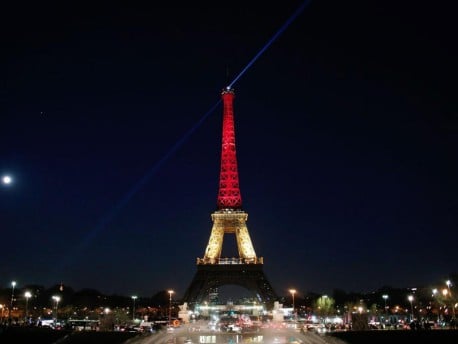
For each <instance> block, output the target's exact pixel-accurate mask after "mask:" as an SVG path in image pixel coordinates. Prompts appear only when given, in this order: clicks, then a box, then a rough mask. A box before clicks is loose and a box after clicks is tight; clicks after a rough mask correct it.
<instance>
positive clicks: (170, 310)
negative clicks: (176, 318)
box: [167, 290, 174, 326]
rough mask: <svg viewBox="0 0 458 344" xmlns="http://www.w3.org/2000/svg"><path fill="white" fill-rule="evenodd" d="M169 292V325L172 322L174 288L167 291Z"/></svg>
mask: <svg viewBox="0 0 458 344" xmlns="http://www.w3.org/2000/svg"><path fill="white" fill-rule="evenodd" d="M167 292H168V293H169V326H170V324H171V322H172V294H173V293H174V291H173V290H169V291H167Z"/></svg>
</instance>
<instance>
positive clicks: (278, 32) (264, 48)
mask: <svg viewBox="0 0 458 344" xmlns="http://www.w3.org/2000/svg"><path fill="white" fill-rule="evenodd" d="M310 2H311V0H306V1H304V2H303V3H302V5H301V6H300V7H299V8H298V9H297V10H296V11H295V12H294V13H293V14H292V15H291V16H290V17H289V18H288V20H287V21H286V22H285V23H284V24H283V26H282V27H281V28H280V29H278V31H277V32H276V33H275V35H273V36H272V38H271V39H270V40H269V41H267V43H266V44H265V45H264V47H262V49H261V50H259V52H258V53H257V54H256V56H255V57H253V59H252V60H251V61H250V62H248V64H247V65H246V66H245V68H243V69H242V71H241V72H240V73H239V74H238V75H237V76H236V77H235V79H234V80H232V82H231V83H230V84H229V86H228V88H232V86H234V84H235V83H236V82H237V81H238V80H239V79H240V78H241V77H242V75H243V74H245V72H246V71H247V70H248V68H250V67H251V65H252V64H253V63H255V62H256V60H257V59H258V58H259V57H260V56H261V55H262V54H263V53H264V51H266V50H267V48H269V47H270V46H271V45H272V43H273V42H274V41H275V40H276V39H277V38H278V37H279V36H280V35H281V34H282V33H283V32H284V31H285V30H286V29H287V28H288V26H289V25H290V24H291V23H292V22H293V21H294V19H296V18H297V17H298V16H299V14H301V13H302V11H303V10H304V9H305V8H306V7H307V6H308V5H309V4H310Z"/></svg>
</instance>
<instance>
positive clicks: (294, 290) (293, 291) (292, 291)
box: [289, 289, 296, 315]
mask: <svg viewBox="0 0 458 344" xmlns="http://www.w3.org/2000/svg"><path fill="white" fill-rule="evenodd" d="M289 292H290V293H291V297H292V299H293V315H295V314H296V312H295V311H294V294H296V289H290V290H289Z"/></svg>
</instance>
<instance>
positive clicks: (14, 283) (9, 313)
mask: <svg viewBox="0 0 458 344" xmlns="http://www.w3.org/2000/svg"><path fill="white" fill-rule="evenodd" d="M11 287H12V289H11V302H10V309H9V312H8V317H9V319H10V320H11V312H12V311H13V301H14V287H16V281H13V282H11Z"/></svg>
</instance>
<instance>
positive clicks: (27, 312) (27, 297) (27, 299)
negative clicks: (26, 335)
mask: <svg viewBox="0 0 458 344" xmlns="http://www.w3.org/2000/svg"><path fill="white" fill-rule="evenodd" d="M24 296H25V320H26V321H27V318H28V316H29V299H30V298H31V297H32V294H31V293H30V291H26V292H25V293H24Z"/></svg>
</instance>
